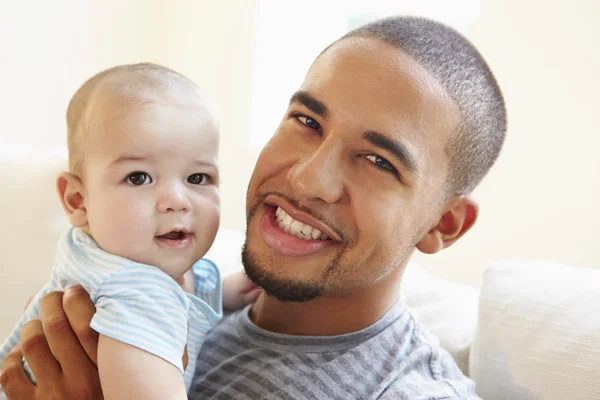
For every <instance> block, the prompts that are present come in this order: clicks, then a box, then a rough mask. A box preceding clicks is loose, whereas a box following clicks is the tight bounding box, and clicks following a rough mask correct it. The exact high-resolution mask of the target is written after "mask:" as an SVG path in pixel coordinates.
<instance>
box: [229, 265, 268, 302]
mask: <svg viewBox="0 0 600 400" xmlns="http://www.w3.org/2000/svg"><path fill="white" fill-rule="evenodd" d="M261 292H262V289H261V288H259V287H258V286H256V285H255V284H254V283H252V282H251V281H250V279H248V278H247V277H246V275H245V274H244V273H243V272H236V273H235V274H232V275H229V276H227V277H225V279H223V308H224V309H226V310H237V309H240V308H243V307H244V306H246V305H248V304H250V303H253V302H254V301H255V300H256V298H257V297H258V295H259V294H260V293H261Z"/></svg>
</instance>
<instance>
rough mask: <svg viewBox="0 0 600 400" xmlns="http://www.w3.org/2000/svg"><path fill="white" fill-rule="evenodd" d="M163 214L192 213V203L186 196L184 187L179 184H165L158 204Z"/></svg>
mask: <svg viewBox="0 0 600 400" xmlns="http://www.w3.org/2000/svg"><path fill="white" fill-rule="evenodd" d="M157 208H158V211H159V212H161V213H166V212H171V211H174V212H178V211H190V208H191V203H190V200H189V198H188V196H187V195H186V189H185V187H184V185H182V184H178V183H170V184H165V185H163V187H162V188H161V189H160V197H159V199H158V204H157Z"/></svg>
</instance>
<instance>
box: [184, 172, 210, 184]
mask: <svg viewBox="0 0 600 400" xmlns="http://www.w3.org/2000/svg"><path fill="white" fill-rule="evenodd" d="M187 181H188V183H191V184H192V185H206V184H207V183H208V181H209V178H208V175H206V174H193V175H190V176H188V179H187Z"/></svg>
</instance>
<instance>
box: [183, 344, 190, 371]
mask: <svg viewBox="0 0 600 400" xmlns="http://www.w3.org/2000/svg"><path fill="white" fill-rule="evenodd" d="M189 361H190V359H189V357H188V352H187V345H185V346H184V347H183V357H182V358H181V363H182V364H183V370H184V371H185V369H186V368H187V366H188V363H189Z"/></svg>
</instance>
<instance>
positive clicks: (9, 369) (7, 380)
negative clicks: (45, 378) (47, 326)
mask: <svg viewBox="0 0 600 400" xmlns="http://www.w3.org/2000/svg"><path fill="white" fill-rule="evenodd" d="M0 386H2V389H4V393H5V394H6V397H8V398H9V399H10V400H20V399H33V397H34V395H35V385H34V384H33V383H32V382H31V380H30V379H29V377H28V376H27V374H26V373H25V370H23V353H22V352H21V348H20V345H17V346H16V347H15V348H14V349H12V350H11V352H10V353H8V355H7V356H6V357H5V358H4V360H3V361H2V370H0Z"/></svg>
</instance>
